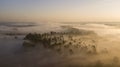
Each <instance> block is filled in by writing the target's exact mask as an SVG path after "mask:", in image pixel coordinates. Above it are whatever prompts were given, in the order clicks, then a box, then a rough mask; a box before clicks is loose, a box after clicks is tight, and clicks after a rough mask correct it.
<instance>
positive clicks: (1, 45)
mask: <svg viewBox="0 0 120 67" xmlns="http://www.w3.org/2000/svg"><path fill="white" fill-rule="evenodd" d="M13 24H14V25H12V23H11V24H8V23H7V25H6V24H5V23H4V24H2V23H1V26H0V32H1V34H0V36H1V37H0V59H1V60H0V66H1V67H119V66H120V64H119V63H120V62H119V58H120V56H119V50H120V49H119V43H120V42H119V39H120V37H119V36H118V35H120V27H119V25H118V24H117V23H116V24H110V23H104V24H103V23H74V24H73V23H67V24H66V23H52V24H51V23H40V24H39V23H34V24H33V23H24V24H20V23H18V22H17V23H13ZM19 25H20V26H19Z"/></svg>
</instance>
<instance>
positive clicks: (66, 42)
mask: <svg viewBox="0 0 120 67" xmlns="http://www.w3.org/2000/svg"><path fill="white" fill-rule="evenodd" d="M74 34H75V33H74ZM74 34H73V35H71V34H69V33H68V32H67V33H66V32H50V33H43V34H37V33H29V34H28V35H26V37H25V38H24V40H25V42H24V43H23V46H25V47H34V46H37V43H39V44H41V45H43V46H44V47H45V48H53V49H56V50H57V51H59V52H60V51H61V50H62V49H63V48H64V50H66V49H67V51H69V52H70V53H71V54H72V53H74V49H75V50H76V49H77V50H80V51H84V52H86V53H96V52H97V49H96V46H95V45H89V46H87V45H86V44H84V45H81V43H82V42H80V40H76V39H74V38H73V37H74ZM77 34H78V33H77ZM77 41H78V42H77ZM76 42H77V43H76ZM56 47H57V48H56ZM89 48H90V49H91V50H89Z"/></svg>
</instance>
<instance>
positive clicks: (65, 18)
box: [0, 0, 120, 22]
mask: <svg viewBox="0 0 120 67" xmlns="http://www.w3.org/2000/svg"><path fill="white" fill-rule="evenodd" d="M0 21H32V22H39V21H57V22H81V21H90V22H91V21H94V22H101V21H106V22H108V21H111V22H112V21H117V22H119V21H120V0H0Z"/></svg>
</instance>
